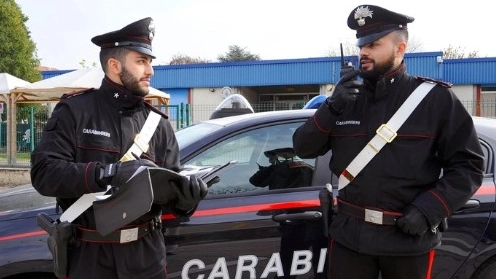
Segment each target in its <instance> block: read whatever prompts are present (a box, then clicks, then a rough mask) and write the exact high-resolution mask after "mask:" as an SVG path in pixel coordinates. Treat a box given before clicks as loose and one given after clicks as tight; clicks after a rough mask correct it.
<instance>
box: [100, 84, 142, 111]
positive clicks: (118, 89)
mask: <svg viewBox="0 0 496 279" xmlns="http://www.w3.org/2000/svg"><path fill="white" fill-rule="evenodd" d="M100 90H101V91H102V92H103V94H104V95H105V97H106V99H107V100H108V101H109V102H110V103H111V104H112V105H113V106H115V107H116V108H118V109H119V110H121V111H129V112H133V111H136V110H140V109H141V108H142V107H144V104H143V102H144V101H143V97H139V96H136V95H134V94H133V93H132V92H131V91H129V90H127V89H126V88H125V87H124V86H122V85H120V84H117V83H115V82H113V81H111V80H110V79H109V78H108V77H107V76H105V77H104V78H103V80H102V85H101V87H100Z"/></svg>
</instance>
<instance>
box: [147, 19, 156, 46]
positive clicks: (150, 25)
mask: <svg viewBox="0 0 496 279" xmlns="http://www.w3.org/2000/svg"><path fill="white" fill-rule="evenodd" d="M148 31H149V32H150V33H149V34H148V38H149V39H150V41H151V40H153V36H155V23H154V22H153V20H150V24H149V25H148Z"/></svg>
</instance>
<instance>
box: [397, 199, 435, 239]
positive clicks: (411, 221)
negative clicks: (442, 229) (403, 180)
mask: <svg viewBox="0 0 496 279" xmlns="http://www.w3.org/2000/svg"><path fill="white" fill-rule="evenodd" d="M396 226H397V227H398V228H399V229H400V230H401V231H403V232H404V233H406V234H410V235H423V234H425V232H426V231H427V230H428V229H429V222H428V221H427V218H426V217H425V216H424V214H423V213H422V212H421V211H420V210H419V209H418V208H417V207H416V206H415V205H409V206H407V207H406V208H405V211H404V212H403V216H401V217H399V218H398V220H397V221H396Z"/></svg>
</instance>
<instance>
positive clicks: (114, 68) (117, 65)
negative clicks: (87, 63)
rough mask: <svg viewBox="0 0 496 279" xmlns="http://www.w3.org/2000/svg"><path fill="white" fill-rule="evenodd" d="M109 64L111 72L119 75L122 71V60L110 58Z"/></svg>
mask: <svg viewBox="0 0 496 279" xmlns="http://www.w3.org/2000/svg"><path fill="white" fill-rule="evenodd" d="M107 66H108V67H107V68H108V70H109V72H110V73H112V74H113V75H116V76H118V75H119V74H120V73H121V71H122V64H121V61H119V60H117V59H115V58H109V59H108V60H107Z"/></svg>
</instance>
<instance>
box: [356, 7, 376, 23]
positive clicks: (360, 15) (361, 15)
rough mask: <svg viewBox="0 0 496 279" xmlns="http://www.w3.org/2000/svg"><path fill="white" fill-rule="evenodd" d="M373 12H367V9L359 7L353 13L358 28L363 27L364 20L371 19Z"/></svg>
mask: <svg viewBox="0 0 496 279" xmlns="http://www.w3.org/2000/svg"><path fill="white" fill-rule="evenodd" d="M372 14H373V11H371V10H369V7H363V6H360V7H358V8H357V9H356V11H355V19H357V23H358V25H359V26H364V25H365V18H366V17H370V18H372Z"/></svg>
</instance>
